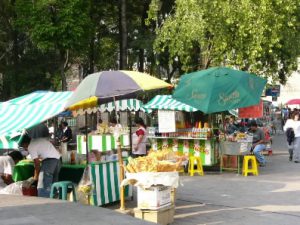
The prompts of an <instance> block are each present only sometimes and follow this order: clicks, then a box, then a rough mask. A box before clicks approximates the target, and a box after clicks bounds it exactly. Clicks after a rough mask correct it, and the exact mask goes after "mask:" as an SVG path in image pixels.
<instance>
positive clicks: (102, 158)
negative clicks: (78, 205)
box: [73, 99, 142, 206]
mask: <svg viewBox="0 0 300 225" xmlns="http://www.w3.org/2000/svg"><path fill="white" fill-rule="evenodd" d="M116 105H117V109H118V110H119V111H139V110H140V109H141V106H142V102H141V101H139V100H137V99H125V100H119V101H116V102H109V103H105V104H102V105H100V106H98V107H95V108H93V109H91V110H89V112H97V111H99V112H100V113H106V112H112V111H113V110H115V109H116ZM83 113H84V111H83V110H78V111H74V112H73V114H74V115H76V116H78V115H81V114H83ZM97 128H98V129H97V130H95V131H93V132H90V133H89V134H88V136H86V135H85V134H78V135H77V136H76V143H77V155H78V156H79V157H81V158H85V155H86V152H87V151H86V146H87V147H88V152H89V159H90V165H91V178H92V180H93V185H94V191H93V193H92V197H93V204H94V205H96V206H101V205H104V204H108V203H112V202H116V201H119V200H120V189H119V186H120V182H119V175H120V170H119V162H118V161H117V160H118V156H117V154H115V153H116V150H117V146H118V143H117V141H118V140H117V138H116V136H115V130H114V128H112V127H110V128H109V127H108V125H107V124H102V125H100V126H97ZM117 132H118V133H119V134H120V138H119V141H120V145H121V149H122V157H124V159H125V161H124V164H126V163H127V157H128V156H129V152H128V150H129V149H130V148H129V146H130V130H129V128H128V127H123V128H120V129H117ZM86 139H87V140H86ZM86 142H87V143H86ZM82 156H83V157H82ZM131 196H132V187H131V186H127V187H126V188H125V197H131Z"/></svg>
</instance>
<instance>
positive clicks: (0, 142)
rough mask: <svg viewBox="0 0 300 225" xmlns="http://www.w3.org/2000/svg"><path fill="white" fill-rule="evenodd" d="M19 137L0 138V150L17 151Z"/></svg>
mask: <svg viewBox="0 0 300 225" xmlns="http://www.w3.org/2000/svg"><path fill="white" fill-rule="evenodd" d="M19 140H20V136H19V137H17V138H10V137H5V136H2V137H0V149H18V147H19V144H18V143H19Z"/></svg>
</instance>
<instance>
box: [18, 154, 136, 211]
mask: <svg viewBox="0 0 300 225" xmlns="http://www.w3.org/2000/svg"><path fill="white" fill-rule="evenodd" d="M124 163H126V162H124ZM85 168H86V165H85V164H63V165H62V167H61V170H60V174H59V181H66V180H68V181H72V182H73V183H75V184H78V183H79V182H80V179H81V177H82V175H83V172H84V169H85ZM118 168H119V167H118V162H117V161H107V162H95V163H91V178H92V180H93V184H94V191H93V192H92V202H91V203H92V204H93V205H95V206H101V205H105V204H108V203H112V202H116V201H119V200H120V192H119V185H120V184H119V180H118V175H119V169H118ZM33 174H34V165H33V162H32V161H29V160H24V161H21V162H19V163H18V164H17V165H16V166H15V169H14V174H13V179H14V181H15V182H16V181H24V180H27V179H28V178H30V177H32V176H33ZM125 196H126V197H130V196H132V188H131V187H130V186H128V187H126V188H125Z"/></svg>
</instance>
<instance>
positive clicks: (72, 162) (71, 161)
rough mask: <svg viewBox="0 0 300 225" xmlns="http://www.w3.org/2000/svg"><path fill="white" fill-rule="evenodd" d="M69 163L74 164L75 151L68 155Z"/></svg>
mask: <svg viewBox="0 0 300 225" xmlns="http://www.w3.org/2000/svg"><path fill="white" fill-rule="evenodd" d="M70 163H71V164H76V155H75V151H71V154H70Z"/></svg>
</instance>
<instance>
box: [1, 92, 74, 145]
mask: <svg viewBox="0 0 300 225" xmlns="http://www.w3.org/2000/svg"><path fill="white" fill-rule="evenodd" d="M71 94H72V93H71V92H49V91H39V92H33V93H31V94H28V95H24V96H22V97H18V98H15V99H12V100H10V101H7V102H3V103H0V137H2V138H1V139H0V142H2V143H1V144H0V146H1V145H2V146H4V145H5V146H7V144H5V143H6V142H5V140H6V141H8V142H11V141H12V140H11V137H12V136H14V137H15V136H16V133H18V132H22V130H24V129H27V128H30V127H32V126H34V125H37V124H39V123H41V122H44V121H45V120H48V119H50V118H52V117H54V116H56V115H57V114H59V113H60V112H62V111H64V108H65V104H66V102H67V100H68V99H69V98H70V96H71ZM8 145H10V144H8ZM11 145H14V144H11Z"/></svg>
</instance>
